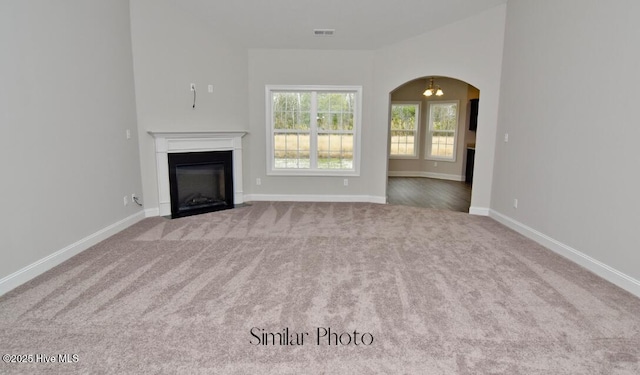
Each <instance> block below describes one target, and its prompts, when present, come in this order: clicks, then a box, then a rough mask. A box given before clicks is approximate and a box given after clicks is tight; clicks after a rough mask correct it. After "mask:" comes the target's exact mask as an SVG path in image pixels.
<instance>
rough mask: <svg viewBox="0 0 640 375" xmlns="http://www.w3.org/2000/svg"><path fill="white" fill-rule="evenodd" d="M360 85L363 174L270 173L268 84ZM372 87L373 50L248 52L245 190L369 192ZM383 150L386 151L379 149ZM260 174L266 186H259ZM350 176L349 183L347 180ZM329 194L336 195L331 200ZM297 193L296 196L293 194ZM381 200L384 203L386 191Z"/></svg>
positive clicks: (265, 193) (263, 194) (262, 195)
mask: <svg viewBox="0 0 640 375" xmlns="http://www.w3.org/2000/svg"><path fill="white" fill-rule="evenodd" d="M267 84H272V85H294V84H295V85H359V86H362V92H363V93H362V96H363V98H362V102H363V104H362V107H363V108H362V133H361V134H362V155H363V157H362V162H361V170H360V172H361V173H360V176H359V177H352V176H349V177H302V176H295V177H285V176H267V175H266V169H267V167H266V160H265V158H266V155H267V152H266V142H265V137H266V129H267V128H266V118H265V116H266V112H265V85H267ZM372 86H373V53H372V52H369V51H334V50H262V49H252V50H250V51H249V109H250V121H251V127H250V134H249V135H248V136H247V137H246V141H247V149H248V150H250V151H249V153H248V156H249V158H248V163H247V164H248V168H247V173H248V176H249V179H248V180H247V181H246V184H245V190H246V191H247V192H249V194H250V195H249V198H250V199H254V200H261V199H278V198H277V197H276V195H278V196H284V197H290V198H289V199H303V198H300V196H302V195H310V196H314V198H316V199H321V197H319V196H323V195H324V196H327V197H326V199H329V200H330V199H336V196H339V195H353V196H356V195H360V196H362V195H367V194H368V193H369V192H370V185H371V182H372V173H371V170H372V168H374V167H375V166H373V165H371V164H370V163H369V160H368V159H367V157H366V155H368V154H369V153H372V152H375V150H372V149H371V148H370V147H369V144H370V141H368V137H369V135H370V134H371V130H370V129H371V116H370V112H371V107H370V104H369V103H370V98H371V93H372ZM379 151H381V152H384V150H379ZM256 178H261V180H262V184H261V185H260V186H257V185H256V183H255V182H256ZM344 178H348V179H349V186H347V187H345V186H344V184H343V179H344ZM330 196H333V198H331V197H330ZM294 197H295V198H294ZM378 198H380V199H382V200H383V201H384V196H383V195H382V194H381V195H380V196H378Z"/></svg>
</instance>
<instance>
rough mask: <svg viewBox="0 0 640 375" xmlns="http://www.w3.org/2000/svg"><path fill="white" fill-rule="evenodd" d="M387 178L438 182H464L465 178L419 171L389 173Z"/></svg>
mask: <svg viewBox="0 0 640 375" xmlns="http://www.w3.org/2000/svg"><path fill="white" fill-rule="evenodd" d="M388 176H389V177H427V178H437V179H439V180H449V181H464V180H465V176H461V175H457V174H446V173H435V172H421V171H389V173H388Z"/></svg>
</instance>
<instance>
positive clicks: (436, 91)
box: [422, 77, 444, 96]
mask: <svg viewBox="0 0 640 375" xmlns="http://www.w3.org/2000/svg"><path fill="white" fill-rule="evenodd" d="M422 95H424V96H433V95H435V96H442V95H444V92H443V91H442V89H441V88H440V86H434V85H433V77H431V78H429V87H427V89H426V90H424V93H422Z"/></svg>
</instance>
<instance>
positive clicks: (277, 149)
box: [273, 133, 311, 168]
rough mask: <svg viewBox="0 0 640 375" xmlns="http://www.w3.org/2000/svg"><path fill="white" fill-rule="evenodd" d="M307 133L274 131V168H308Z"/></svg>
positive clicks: (308, 144)
mask: <svg viewBox="0 0 640 375" xmlns="http://www.w3.org/2000/svg"><path fill="white" fill-rule="evenodd" d="M309 139H310V138H309V134H305V133H276V134H275V135H274V139H273V147H274V166H275V168H310V167H311V161H310V155H309V150H310V147H309V146H310V142H309Z"/></svg>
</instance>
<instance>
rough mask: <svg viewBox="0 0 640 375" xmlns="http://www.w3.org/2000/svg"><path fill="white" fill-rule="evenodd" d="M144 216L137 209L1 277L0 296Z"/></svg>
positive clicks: (143, 213)
mask: <svg viewBox="0 0 640 375" xmlns="http://www.w3.org/2000/svg"><path fill="white" fill-rule="evenodd" d="M144 217H145V212H144V211H139V212H138V213H136V214H133V215H131V216H129V217H127V218H125V219H122V220H120V221H118V222H117V223H114V224H111V225H109V226H108V227H106V228H103V229H100V230H99V231H97V232H95V233H93V234H90V235H88V236H87V237H85V238H83V239H81V240H79V241H77V242H75V243H73V244H71V245H69V246H67V247H65V248H63V249H60V250H58V251H56V252H55V253H53V254H51V255H49V256H46V257H44V258H42V259H40V260H38V261H36V262H35V263H32V264H30V265H28V266H26V267H24V268H22V269H20V270H18V271H16V272H14V273H12V274H10V275H8V276H5V277H3V278H2V279H0V296H1V295H3V294H5V293H7V292H8V291H10V290H12V289H14V288H16V287H18V286H20V285H22V284H24V283H26V282H27V281H29V280H31V279H33V278H34V277H36V276H38V275H40V274H42V273H44V272H46V271H48V270H50V269H51V268H53V267H55V266H57V265H58V264H60V263H62V262H64V261H65V260H67V259H69V258H71V257H72V256H74V255H77V254H79V253H81V252H83V251H84V250H86V249H88V248H90V247H91V246H93V245H95V244H97V243H98V242H100V241H102V240H105V239H107V238H109V237H111V236H113V235H114V234H116V233H118V232H120V231H122V230H124V229H126V228H128V227H130V226H132V225H133V224H135V223H137V222H138V221H140V220H142V219H144Z"/></svg>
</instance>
